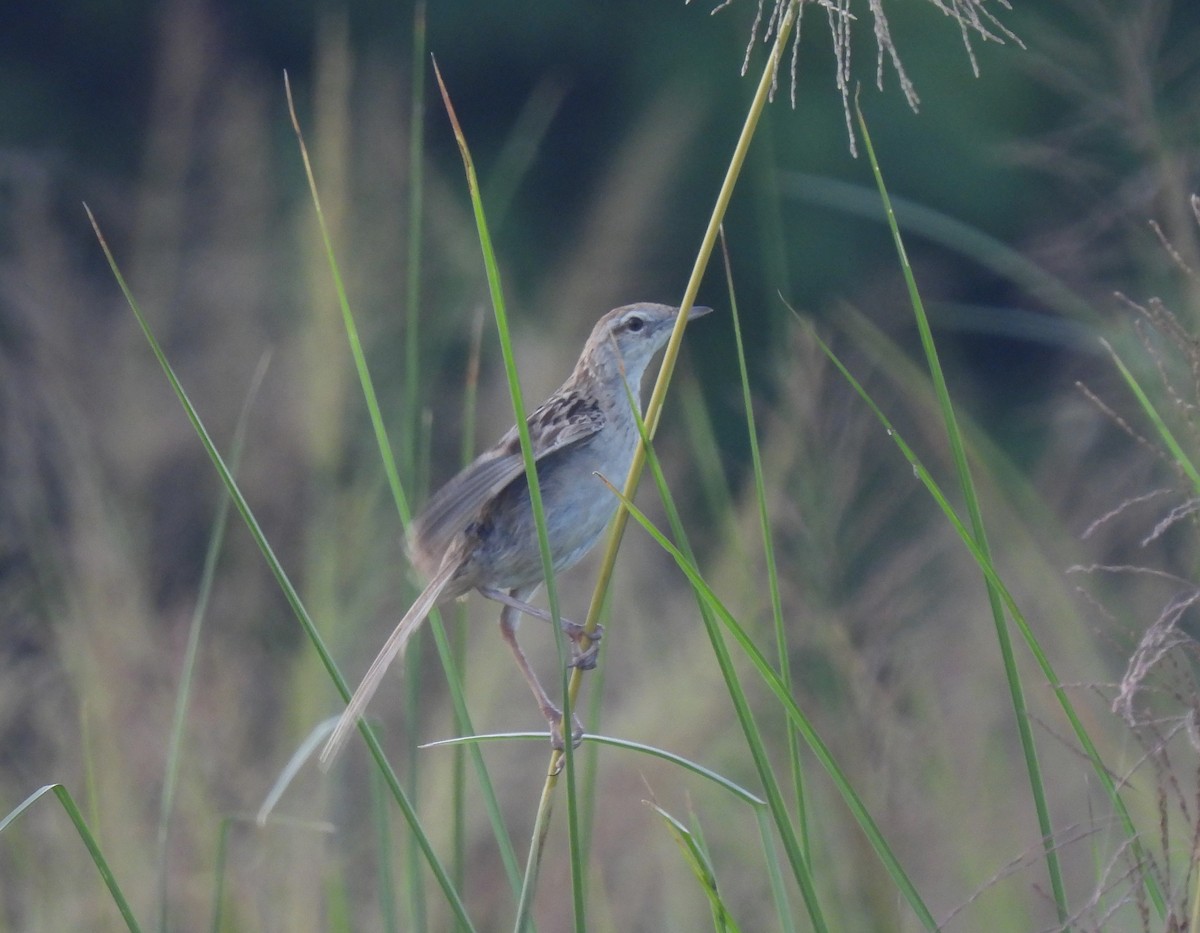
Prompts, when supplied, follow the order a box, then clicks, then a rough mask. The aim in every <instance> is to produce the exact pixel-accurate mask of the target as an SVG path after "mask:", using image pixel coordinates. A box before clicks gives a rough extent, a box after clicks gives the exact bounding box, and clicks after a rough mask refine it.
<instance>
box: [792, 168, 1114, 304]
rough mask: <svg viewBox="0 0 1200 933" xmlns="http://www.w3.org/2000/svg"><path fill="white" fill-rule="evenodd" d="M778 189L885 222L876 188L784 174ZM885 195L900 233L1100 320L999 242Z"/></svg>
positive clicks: (928, 209) (1063, 286) (1069, 292)
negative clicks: (966, 259) (918, 238)
mask: <svg viewBox="0 0 1200 933" xmlns="http://www.w3.org/2000/svg"><path fill="white" fill-rule="evenodd" d="M779 190H780V192H781V193H782V194H783V196H784V197H786V198H790V199H793V200H797V201H804V202H805V203H808V204H815V205H817V206H819V207H829V208H833V209H835V210H837V211H839V212H840V213H843V214H847V215H850V216H853V217H862V218H865V219H867V220H872V221H876V220H882V221H883V222H884V223H885V224H886V223H887V222H888V218H887V216H886V214H883V213H882V212H881V211H880V209H879V208H880V204H879V191H878V188H871V187H869V186H867V185H859V184H855V183H853V182H848V181H842V180H840V179H836V178H826V177H824V176H821V175H809V174H806V173H804V172H786V173H784V174H783V175H782V177H781V178H780V179H779ZM889 197H890V199H891V203H892V207H893V208H894V210H895V212H896V214H895V219H896V223H897V224H898V225H899V226H900V229H901V230H905V231H908V232H910V233H913V234H916V235H918V236H920V237H923V238H924V239H926V240H928V241H930V242H933V243H937V244H938V245H940V246H943V247H945V248H946V249H948V250H950V251H951V252H954V253H957V254H958V255H960V256H966V257H968V258H969V259H970V260H971V261H972V262H977V263H979V265H980V266H982V267H983V268H984V269H990V270H991V271H992V272H994V273H995V274H996V275H997V276H999V277H1000V278H1003V279H1007V280H1008V281H1010V282H1015V283H1016V284H1017V285H1019V286H1020V287H1021V288H1022V289H1023V290H1024V291H1026V292H1028V293H1029V294H1031V295H1033V296H1036V297H1037V298H1038V299H1039V300H1040V301H1041V302H1044V303H1045V304H1046V306H1047V307H1049V308H1052V309H1054V310H1056V311H1059V312H1061V313H1062V314H1063V315H1064V316H1066V317H1070V318H1074V319H1075V320H1077V321H1082V322H1087V323H1095V322H1098V321H1099V315H1098V314H1097V313H1096V311H1095V309H1094V308H1093V307H1092V305H1091V304H1089V303H1088V301H1087V299H1086V298H1084V297H1083V296H1082V295H1080V294H1079V293H1078V292H1076V291H1074V290H1073V289H1072V288H1071V287H1070V286H1069V285H1068V284H1067V283H1066V282H1064V281H1063V280H1062V279H1060V278H1058V277H1056V276H1054V275H1052V274H1051V273H1049V272H1047V271H1046V270H1045V269H1043V268H1042V267H1041V266H1039V265H1038V264H1037V263H1035V262H1032V261H1030V260H1029V259H1028V258H1027V257H1025V256H1024V255H1022V254H1021V253H1020V252H1018V251H1017V250H1015V249H1013V248H1012V247H1011V246H1009V245H1008V244H1007V243H1005V242H1004V241H1003V240H1000V239H998V238H996V237H994V236H990V235H989V234H987V233H985V232H983V231H982V230H980V229H978V228H977V227H973V226H971V224H968V223H963V222H962V221H961V220H958V219H957V218H955V217H951V216H950V215H948V214H945V213H943V212H942V211H938V210H935V209H933V208H931V207H929V206H927V205H925V204H920V203H918V202H916V201H913V200H909V199H907V198H904V197H901V196H899V195H894V194H893V195H889Z"/></svg>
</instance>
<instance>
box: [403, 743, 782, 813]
mask: <svg viewBox="0 0 1200 933" xmlns="http://www.w3.org/2000/svg"><path fill="white" fill-rule="evenodd" d="M546 738H547V734H546V733H545V732H493V733H489V734H487V735H465V736H460V737H458V738H453V739H440V740H438V741H437V742H426V743H425V744H424V745H422V746H421V748H454V747H456V746H459V745H466V744H468V743H471V742H498V741H510V740H512V739H538V740H540V741H542V742H545V741H546ZM583 741H584V742H592V743H594V744H596V745H608V746H610V747H611V748H620V749H624V750H625V751H630V752H638V753H639V754H642V755H649V756H650V757H652V758H661V759H662V760H663V761H669V762H671V763H672V764H676V765H679V767H681V768H683V769H684V770H685V771H690V772H692V774H696V775H699V776H700V777H702V778H704V779H705V780H708V781H712V782H713V783H714V784H716V785H717V786H718V787H720V788H722V789H723V790H726V791H728V792H729V793H731V794H733V795H734V796H735V797H737V798H738V799H739V800H742V801H744V802H746V803H748V804H750V805H751V806H754V807H765V806H766V805H767V804H766V801H764V800H763V799H762V798H761V797H757V796H755V795H754V794H752V793H751V792H750V791H748V790H746V788H744V787H742V786H741V785H740V784H737V783H735V782H734V781H731V780H729V778H727V777H724V776H723V775H721V774H719V773H717V772H716V771H713V770H712V769H710V768H706V767H704V765H702V764H699V763H698V762H695V761H692V760H691V759H690V758H684V757H683V756H682V755H677V754H675V753H674V752H669V751H667V750H666V749H665V748H659V747H657V746H655V745H645V744H643V743H642V742H633V741H630V740H629V739H619V738H617V737H615V736H611V735H594V734H592V733H590V732H589V733H586V734H585V735H584V737H583Z"/></svg>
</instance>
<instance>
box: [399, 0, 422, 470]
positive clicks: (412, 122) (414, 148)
mask: <svg viewBox="0 0 1200 933" xmlns="http://www.w3.org/2000/svg"><path fill="white" fill-rule="evenodd" d="M411 80H412V94H411V96H410V98H409V121H408V256H407V258H406V263H405V293H404V304H405V315H404V410H403V421H402V423H403V425H404V436H405V437H407V438H409V439H410V441H415V440H416V439H417V438H418V437H419V436H420V434H421V431H420V423H419V418H420V412H421V344H420V322H421V248H422V246H423V245H424V237H423V236H422V234H421V229H422V226H421V225H422V221H423V220H424V198H425V0H417V4H416V8H415V9H414V10H413V44H412V79H411ZM415 448H416V445H415V444H413V445H411V447H406V448H405V449H404V452H403V457H404V475H405V476H406V477H407V478H408V481H409V482H410V483H411V482H412V481H413V478H414V476H415V474H416V464H417V462H418V460H419V459H420V456H419V453H418V451H417V450H416V449H415Z"/></svg>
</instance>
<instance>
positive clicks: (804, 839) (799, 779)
mask: <svg viewBox="0 0 1200 933" xmlns="http://www.w3.org/2000/svg"><path fill="white" fill-rule="evenodd" d="M721 254H722V257H723V258H724V260H725V263H724V265H725V284H726V287H727V289H728V291H729V311H730V315H731V316H732V318H733V337H734V345H735V347H736V349H737V361H738V376H739V378H740V380H741V383H742V408H743V411H744V412H745V416H746V434H747V436H748V438H749V441H750V463H751V465H752V467H753V469H754V498H755V501H756V503H757V505H758V527H759V531H760V532H761V534H762V547H763V559H764V561H765V562H766V566H767V592H768V593H769V595H770V599H771V619H772V621H773V623H774V626H775V651H776V653H777V654H778V656H779V676H780V679H781V680H782V681H783V685H784V686H785V687H786V688H787V690H788V692H789V693H791V692H792V665H791V661H790V656H791V652H789V651H788V639H787V628H786V626H785V625H784V620H783V601H782V599H781V598H780V595H779V567H778V564H777V563H776V560H775V540H774V538H773V536H772V534H771V515H770V510H769V509H768V507H767V483H766V479H765V477H764V476H763V465H762V453H761V452H760V451H759V449H758V427H757V425H756V424H755V421H754V405H753V403H752V401H751V399H750V371H749V369H748V368H747V366H746V347H745V345H744V343H743V341H742V322H741V317H740V316H739V314H738V306H737V293H736V291H735V289H734V287H733V266H732V264H731V263H730V261H729V244H728V242H727V241H726V239H725V230H724V228H722V230H721ZM787 752H788V763H789V765H790V766H791V769H792V788H793V793H794V794H795V797H796V819H797V821H798V822H799V824H800V845H801V846H802V847H803V851H804V855H805V857H806V858H809V859H811V857H812V848H811V846H810V845H809V838H808V804H807V799H806V798H807V795H806V793H805V780H804V764H803V762H802V761H801V760H800V736H799V735H798V734H797V733H796V730H795V728H794V727H792V726H790V725H789V726H788V728H787Z"/></svg>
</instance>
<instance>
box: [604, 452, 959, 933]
mask: <svg viewBox="0 0 1200 933" xmlns="http://www.w3.org/2000/svg"><path fill="white" fill-rule="evenodd" d="M651 465H652V468H653V461H651ZM609 488H611V489H613V491H614V492H617V494H618V495H620V493H619V492H618V491H617V490H616V488H615V487H613V486H612V485H611V484H609ZM660 489H662V490H665V489H666V484H665V483H664V484H662V485H661V486H660ZM625 505H626V508H628V509H629V512H630V514H631V515H632V517H633V518H634V519H635V520H636V521H637V522H638V524H640V525H641V526H642V527H643V528H644V529H645V530H646V531H647V532H648V533H649V534H650V536H651V537H652V538H654V540H655V541H657V542H658V544H659V545H660V546H661V547H662V548H663V549H664V550H665V551H666V552H667V553H668V554H670V555H671V558H672V559H673V560H674V561H675V563H676V564H677V565H678V566H679V568H680V569H681V570H682V571H683V572H684V574H685V575H686V576H687V578H688V581H689V582H690V583H691V584H692V588H693V589H694V590H695V591H696V593H697V595H698V596H699V597H700V598H701V602H702V604H703V605H704V606H706V607H708V608H709V609H711V610H712V614H713V615H715V617H716V618H717V619H719V620H720V622H721V624H722V625H723V626H724V627H725V630H726V631H728V632H729V634H730V635H732V636H733V638H734V640H735V641H736V642H737V643H738V645H739V646H741V648H742V650H743V651H744V652H745V653H746V656H747V657H748V658H749V659H750V662H751V663H752V664H753V665H754V667H755V669H756V670H757V671H758V672H759V675H760V676H761V677H762V680H763V683H764V684H765V685H766V686H767V688H768V689H769V690H770V691H771V692H772V693H773V694H774V695H775V697H776V699H777V700H778V701H779V703H780V704H781V706H782V707H783V710H784V712H785V713H786V714H787V716H788V718H789V719H790V720H791V721H792V722H793V723H794V724H795V727H796V729H797V730H798V731H799V733H800V735H801V736H802V737H803V738H804V740H805V742H806V743H807V744H808V746H809V748H810V750H811V751H812V752H813V754H814V755H815V756H816V758H817V760H818V761H819V762H820V764H821V766H822V768H824V769H825V772H826V773H827V774H828V775H829V777H830V779H831V780H832V781H833V784H834V786H835V787H836V788H837V790H838V792H839V793H840V794H841V795H842V799H843V800H844V801H845V803H846V806H847V807H848V808H849V810H850V812H851V814H852V815H853V816H854V818H855V820H856V821H857V822H858V825H859V827H860V828H861V829H862V831H863V833H864V835H866V837H867V840H868V841H869V842H870V844H871V847H872V848H873V849H874V850H875V853H876V855H877V856H878V857H879V859H880V861H881V862H882V863H883V865H884V868H885V869H886V871H887V872H888V874H889V875H890V876H891V877H892V881H893V883H894V884H895V885H896V887H897V889H898V890H899V891H900V893H901V895H902V896H903V897H904V899H905V900H906V901H907V902H908V904H909V906H910V907H911V908H912V909H913V912H914V913H915V914H916V915H917V917H918V918H919V920H920V921H921V923H922V924H923V925H924V926H925V927H926V929H929V930H935V929H937V923H936V921H935V920H934V919H933V915H932V914H931V913H930V912H929V908H928V907H926V906H925V902H924V901H923V900H922V899H921V896H920V894H918V892H917V889H916V887H915V886H914V885H913V884H912V882H911V881H910V880H909V878H908V874H907V873H906V872H905V871H904V868H903V866H901V864H900V861H899V859H897V858H896V856H895V854H894V853H893V852H892V850H891V847H890V846H889V845H888V844H887V841H886V840H885V839H884V837H883V833H882V832H880V830H879V827H878V826H877V825H876V824H875V821H874V819H873V818H872V817H871V814H870V812H869V811H868V810H867V808H866V805H865V804H864V803H863V802H862V798H860V797H859V796H858V793H857V792H856V791H855V790H854V787H853V785H851V783H850V781H849V779H848V778H847V777H846V775H845V773H844V772H843V771H842V769H841V768H840V767H839V765H838V764H837V761H836V759H834V757H833V753H832V752H830V751H829V747H828V746H827V745H826V744H825V743H824V741H822V739H821V738H820V736H819V735H818V734H817V731H816V729H815V728H814V727H813V725H812V723H811V722H810V721H809V719H808V717H807V716H805V715H804V712H803V711H802V710H801V709H800V707H799V706H798V705H797V704H796V701H795V699H794V698H793V697H792V696H791V694H790V693H789V692H788V691H787V689H786V688H785V687H784V684H783V681H782V680H781V679H780V677H779V675H778V674H777V673H776V672H775V670H774V668H772V667H771V663H770V661H768V660H767V658H766V656H765V655H764V654H763V653H762V652H761V651H760V650H759V648H758V646H757V645H755V644H754V641H753V639H751V638H750V636H749V635H747V634H746V632H745V630H744V629H743V628H742V627H741V625H739V624H738V622H737V620H736V619H735V618H734V617H733V614H732V613H730V611H729V610H728V609H727V608H726V607H725V605H724V603H723V602H722V601H721V600H720V598H719V597H718V596H717V595H716V593H714V592H713V590H712V588H711V587H709V585H708V584H707V583H706V582H705V580H704V578H703V576H701V574H700V571H699V570H698V569H697V568H696V566H695V563H694V561H692V560H691V559H690V558H689V557H688V556H687V554H686V553H685V552H684V551H683V550H682V549H681V548H680V547H676V546H675V545H674V544H673V543H671V541H670V540H668V539H667V537H666V535H664V534H663V533H662V532H661V531H660V530H659V529H658V528H657V527H656V526H655V525H654V523H653V522H651V521H650V520H649V519H648V518H647V517H646V516H645V515H644V514H643V513H642V512H641V511H640V510H639V509H638V508H637V507H636V506H635V505H633V503H632V502H630V501H629V500H628V499H627V500H625ZM670 511H672V510H671V509H670V508H668V513H669V512H670ZM768 780H769V781H770V784H769V785H768V788H767V790H768V795H767V803H768V805H769V806H772V807H773V808H774V807H776V806H778V807H782V805H783V804H782V798H779V799H778V801H777V802H776V801H773V797H774V796H777V795H778V793H779V792H778V787H777V785H775V782H774V779H773V777H771V778H768ZM772 785H774V786H775V790H774V793H772V791H771V786H772ZM787 842H788V840H787V837H786V836H785V837H784V843H785V849H786V846H787ZM793 842H794V840H793ZM789 857H791V858H793V861H794V860H795V857H794V856H792V855H791V853H789ZM801 861H802V859H801Z"/></svg>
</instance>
